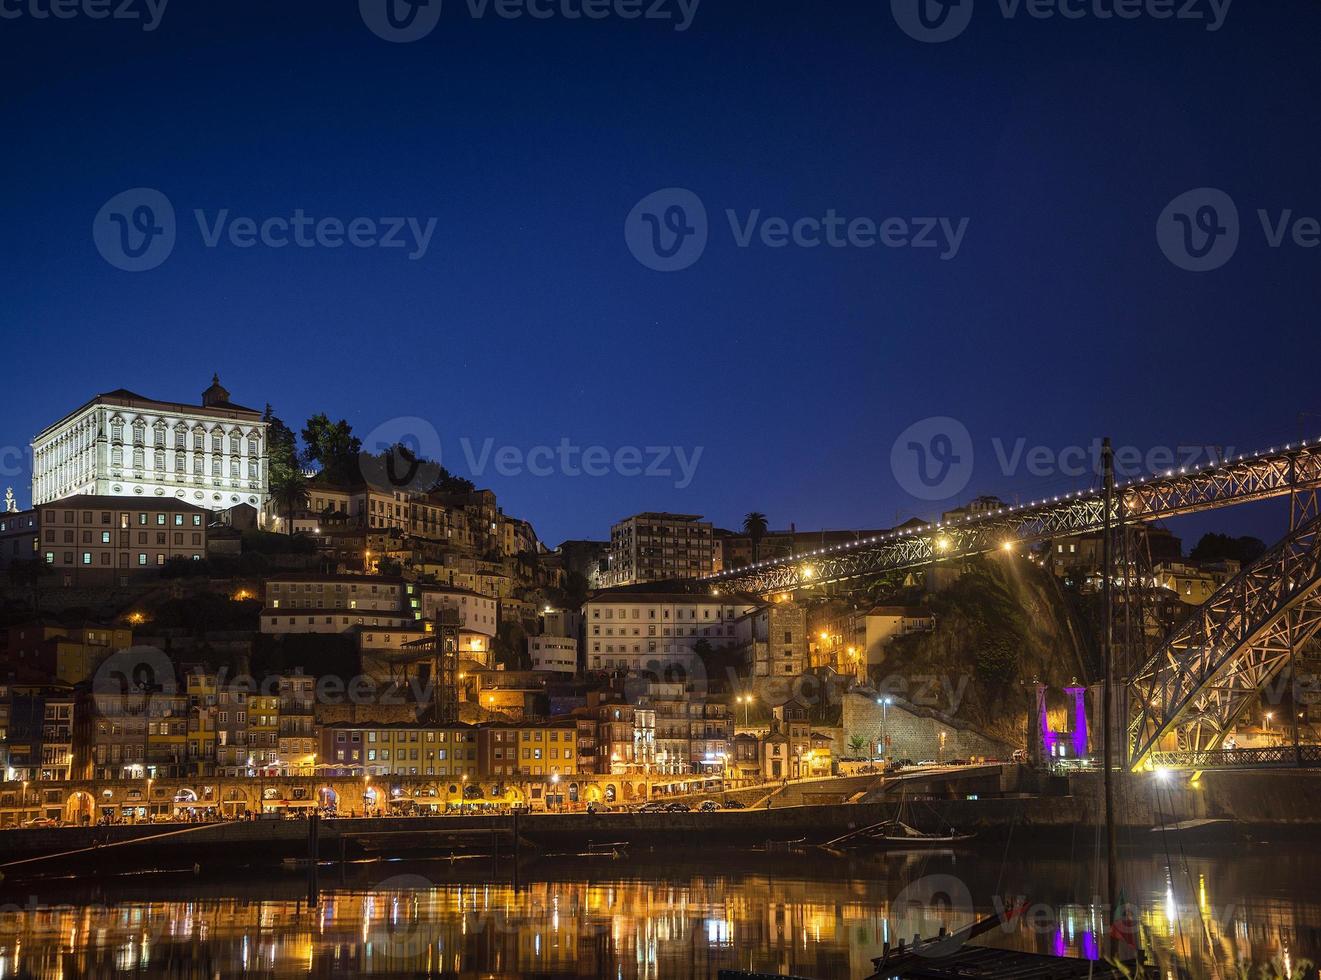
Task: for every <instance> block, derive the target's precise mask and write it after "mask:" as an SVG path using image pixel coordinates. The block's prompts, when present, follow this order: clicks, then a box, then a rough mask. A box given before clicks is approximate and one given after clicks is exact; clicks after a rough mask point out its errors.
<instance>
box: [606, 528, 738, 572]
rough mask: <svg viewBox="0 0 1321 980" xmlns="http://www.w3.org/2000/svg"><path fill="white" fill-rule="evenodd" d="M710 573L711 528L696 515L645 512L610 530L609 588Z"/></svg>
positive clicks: (712, 569) (712, 561) (712, 552)
mask: <svg viewBox="0 0 1321 980" xmlns="http://www.w3.org/2000/svg"><path fill="white" fill-rule="evenodd" d="M714 572H715V545H714V528H713V526H712V525H711V523H710V522H709V521H703V520H702V518H701V516H700V515H697V514H666V513H659V512H647V513H642V514H635V515H633V516H632V517H627V518H625V519H624V520H622V521H620V522H619V523H617V524H615V525H614V526H613V527H611V529H610V564H609V571H608V573H607V582H608V584H609V585H612V586H619V585H634V584H637V583H641V582H662V581H669V580H672V579H689V578H699V577H701V576H704V575H711V574H713V573H714Z"/></svg>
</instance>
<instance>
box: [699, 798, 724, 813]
mask: <svg viewBox="0 0 1321 980" xmlns="http://www.w3.org/2000/svg"><path fill="white" fill-rule="evenodd" d="M697 809H698V810H700V811H701V812H702V813H715V812H716V811H717V810H719V809H720V804H719V803H717V802H716V801H715V800H703V801H702V804H701V806H699V807H698V808H697Z"/></svg>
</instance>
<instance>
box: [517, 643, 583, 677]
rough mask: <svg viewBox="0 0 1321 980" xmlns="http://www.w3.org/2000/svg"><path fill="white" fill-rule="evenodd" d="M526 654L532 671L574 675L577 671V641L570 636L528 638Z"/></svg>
mask: <svg viewBox="0 0 1321 980" xmlns="http://www.w3.org/2000/svg"><path fill="white" fill-rule="evenodd" d="M527 652H528V656H529V657H530V658H531V660H532V669H533V670H545V671H553V672H556V673H561V674H574V673H577V671H578V640H577V638H576V637H572V636H549V635H545V634H543V635H541V636H529V637H528V638H527Z"/></svg>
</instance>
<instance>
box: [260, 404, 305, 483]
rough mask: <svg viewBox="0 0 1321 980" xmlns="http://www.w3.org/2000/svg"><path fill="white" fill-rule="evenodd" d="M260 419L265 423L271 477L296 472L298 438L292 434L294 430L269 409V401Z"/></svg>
mask: <svg viewBox="0 0 1321 980" xmlns="http://www.w3.org/2000/svg"><path fill="white" fill-rule="evenodd" d="M262 421H263V422H265V423H266V445H267V448H268V450H269V452H270V457H271V472H270V477H271V479H272V480H274V479H276V478H277V477H280V476H283V475H284V474H287V473H291V472H297V470H298V439H297V437H296V436H295V435H294V430H293V429H291V428H289V426H287V425H285V424H284V422H282V421H281V420H280V418H279V417H278V416H277V415H276V414H275V413H274V412H273V411H272V410H271V406H270V404H269V403H267V405H266V411H265V413H264V414H263V415H262Z"/></svg>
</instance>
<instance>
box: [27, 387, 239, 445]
mask: <svg viewBox="0 0 1321 980" xmlns="http://www.w3.org/2000/svg"><path fill="white" fill-rule="evenodd" d="M222 393H223V394H224V395H225V397H224V398H218V397H216V396H217V395H219V394H222ZM228 395H229V393H228V392H226V391H225V390H224V389H223V388H219V382H218V380H215V381H213V382H212V387H211V388H208V389H207V391H206V395H205V396H204V397H207V398H208V402H209V403H208V404H206V405H203V404H201V403H200V402H199V403H197V404H191V405H190V404H187V403H185V402H168V401H161V400H159V399H156V398H148V397H147V396H146V395H139V394H138V393H137V392H135V391H129V390H128V389H127V388H116V389H114V390H113V391H106V392H102V393H101V394H99V395H96V396H95V397H93V398H90V399H88V400H87V401H86V402H84V403H83V404H81V405H79V406H78V407H77V408H75V409H74V410H73V411H72V412H69V413H68V414H67V415H65V416H64V417H63V418H61V419H60V420H59V421H58V422H55V423H52V424H51V425H48V426H46V428H44V429H42V430H41V431H40V432H38V433H37V435H36V439H35V440H34V441H37V440H40V439H41V437H42V436H44V435H45V434H46V433H48V432H50V431H51V430H52V429H57V428H59V427H60V426H62V425H64V423H65V422H67V421H69V419H71V418H73V417H74V416H76V415H79V414H81V413H82V412H83V411H85V410H86V409H88V408H91V407H92V406H93V405H113V406H115V407H117V408H127V409H132V410H135V411H146V412H151V411H163V412H178V413H186V414H190V415H201V416H212V417H215V418H241V419H243V420H244V421H248V422H259V421H261V417H262V413H261V412H259V411H258V410H257V409H255V408H248V407H246V406H244V405H236V404H234V403H233V402H231V401H229V400H228Z"/></svg>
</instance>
